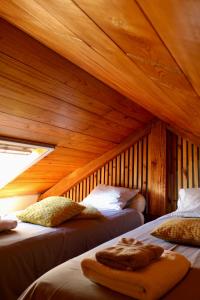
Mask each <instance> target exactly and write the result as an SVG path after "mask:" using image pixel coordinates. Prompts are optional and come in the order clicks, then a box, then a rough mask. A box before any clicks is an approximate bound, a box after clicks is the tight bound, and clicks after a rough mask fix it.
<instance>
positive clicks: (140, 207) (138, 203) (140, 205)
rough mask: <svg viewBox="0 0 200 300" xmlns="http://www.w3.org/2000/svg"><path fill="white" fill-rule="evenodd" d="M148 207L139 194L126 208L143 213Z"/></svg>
mask: <svg viewBox="0 0 200 300" xmlns="http://www.w3.org/2000/svg"><path fill="white" fill-rule="evenodd" d="M145 206H146V200H145V198H144V196H143V195H142V194H140V193H139V194H137V195H136V196H135V197H133V198H132V199H130V200H129V201H128V203H127V205H126V206H125V207H128V208H134V209H135V210H137V211H138V212H141V213H143V212H144V210H145Z"/></svg>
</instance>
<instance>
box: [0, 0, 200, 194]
mask: <svg viewBox="0 0 200 300" xmlns="http://www.w3.org/2000/svg"><path fill="white" fill-rule="evenodd" d="M199 10H200V3H199V2H198V1H195V0H191V1H187V0H182V1H179V0H163V1H159V0H154V1H145V0H137V1H134V0H127V1H124V0H110V1H107V0H95V1H93V0H73V1H72V0H65V1H63V0H62V1H61V0H52V1H47V0H37V1H36V0H31V1H24V0H18V1H14V0H9V1H8V0H1V6H0V15H1V16H2V17H3V18H4V19H6V20H8V21H9V22H11V23H13V24H14V25H15V26H16V27H19V28H20V29H21V30H23V31H25V32H26V33H28V34H29V35H31V36H32V37H34V38H35V39H37V40H38V41H40V42H41V43H43V44H45V45H46V46H47V47H49V48H51V49H52V50H54V51H56V52H57V53H59V54H61V55H62V56H64V57H65V58H67V59H68V60H70V61H71V62H73V63H75V64H76V65H78V66H79V67H81V68H82V69H84V70H86V71H87V72H89V73H90V74H92V75H93V76H95V77H96V78H98V79H100V80H101V81H103V82H104V83H106V84H107V85H109V86H110V87H112V88H114V89H115V90H116V91H118V92H120V93H121V94H123V95H124V96H125V97H128V98H130V99H131V100H132V101H134V102H131V100H128V99H127V98H125V97H123V96H121V95H119V94H118V93H116V92H114V91H113V90H111V89H109V88H108V87H107V86H105V85H103V84H102V83H100V82H98V81H96V80H95V79H94V78H93V77H90V76H89V75H88V74H87V75H85V74H86V73H84V72H83V71H81V70H79V71H77V72H76V71H75V70H78V69H76V68H75V66H73V65H71V64H70V63H69V62H67V61H65V62H64V60H63V59H61V57H59V59H55V54H53V52H50V50H49V51H48V55H46V51H47V50H44V49H46V48H45V47H43V48H42V46H41V45H40V48H39V46H37V47H38V48H37V47H36V46H35V45H36V42H35V41H33V40H32V39H30V38H28V37H27V36H26V41H27V42H28V43H26V42H21V44H20V43H19V44H20V45H21V46H19V47H18V48H16V47H17V46H16V44H18V42H16V37H15V36H17V38H18V36H19V35H22V33H20V34H19V32H20V31H17V30H16V32H17V34H16V33H15V34H12V33H10V36H9V35H8V39H9V38H11V39H13V36H14V41H13V43H11V44H10V45H9V46H6V43H5V46H4V43H1V47H3V49H2V52H3V55H4V54H6V53H7V51H8V49H7V48H9V47H10V48H11V49H12V48H13V49H12V50H9V51H11V52H10V54H9V55H8V56H9V57H6V58H5V56H4V57H3V59H2V61H3V63H4V67H5V65H6V68H8V69H9V71H8V73H9V72H12V73H13V74H14V76H18V82H17V80H13V79H11V80H12V81H13V82H17V83H19V79H20V80H22V79H23V80H25V81H24V82H21V81H20V83H21V84H23V86H25V87H26V88H27V87H28V88H32V87H34V88H32V93H31V97H30V90H26V92H25V91H23V97H22V96H21V95H20V97H19V94H18V96H17V101H19V102H23V103H26V105H27V102H28V105H30V104H31V105H32V103H29V101H28V100H27V99H28V98H29V97H30V98H31V99H32V101H34V105H32V106H31V108H30V107H29V109H28V106H26V109H25V108H24V107H25V106H24V104H23V106H22V105H21V104H20V106H18V109H13V110H12V113H11V115H12V118H13V116H14V117H15V118H16V117H18V119H11V118H10V115H9V126H11V125H10V124H11V120H12V124H13V125H12V128H13V127H15V126H16V124H18V125H17V126H18V128H15V130H12V133H11V130H10V129H8V128H7V126H8V119H5V116H4V118H3V117H2V120H4V122H5V123H4V124H6V126H4V128H3V127H2V128H3V132H2V134H4V135H9V136H18V137H19V136H21V137H23V138H29V139H30V133H29V131H28V130H27V127H28V128H29V130H30V128H31V130H32V135H31V139H33V140H34V139H35V140H42V141H46V142H52V143H55V144H58V145H59V146H64V148H66V147H67V148H68V149H76V150H77V151H78V152H77V155H75V153H76V152H75V151H73V154H74V155H75V158H74V160H72V161H73V163H72V164H71V165H70V163H71V158H70V159H69V157H70V155H71V154H72V151H71V150H70V152H69V153H68V155H69V156H68V159H69V162H67V163H66V164H65V166H64V164H63V160H62V162H61V163H60V159H58V156H56V158H54V163H53V164H54V165H56V164H55V161H56V163H58V160H59V164H57V171H56V168H55V169H54V170H53V168H52V173H51V174H50V172H48V174H47V175H45V176H46V177H45V176H44V173H45V172H46V171H44V170H49V164H50V165H51V164H52V161H46V162H45V161H42V162H41V163H40V164H44V162H45V167H44V168H43V171H42V173H41V171H40V170H41V168H40V165H39V164H38V165H37V166H35V168H36V169H37V168H38V169H37V170H36V169H35V170H34V171H32V170H30V172H33V173H25V174H24V175H22V177H21V179H20V178H19V179H18V182H17V185H16V186H14V183H13V185H12V187H13V188H14V187H15V188H16V189H15V192H17V193H26V192H28V193H29V192H30V185H29V183H27V185H24V183H25V182H26V181H29V180H30V179H31V176H30V175H31V174H34V176H32V179H33V183H34V184H33V185H32V189H33V190H38V191H42V190H45V189H47V188H48V187H49V186H51V185H53V184H54V183H55V182H56V181H58V180H59V178H61V177H63V176H65V175H67V174H66V172H72V171H73V170H74V169H75V168H77V167H78V165H77V163H76V162H77V157H79V155H81V158H80V160H81V162H80V164H79V166H81V165H83V164H85V163H87V161H88V160H91V159H95V158H96V157H97V156H98V155H101V154H102V153H103V152H105V151H107V150H109V149H111V148H113V147H115V145H116V144H117V143H119V142H120V141H121V140H122V139H123V138H124V137H125V136H127V135H129V133H130V132H129V131H131V130H134V129H135V128H137V126H140V125H141V123H143V124H144V123H145V122H146V123H147V122H149V121H150V120H151V119H152V115H151V114H148V113H147V112H146V111H145V110H141V108H140V107H139V106H136V105H135V104H134V103H138V104H139V105H141V106H143V108H145V109H147V110H148V111H151V113H152V114H154V115H156V116H157V117H159V118H161V119H162V120H164V121H166V122H168V123H170V124H171V125H172V126H174V127H178V128H179V129H181V130H182V131H183V132H185V133H186V134H191V133H192V134H194V135H196V137H197V140H199V138H200V101H199V100H200V99H199V95H200V89H199V86H200V82H199V81H200V59H199V56H200V38H199V37H200V35H199V32H200V19H199V15H198V14H199V13H198V12H199ZM5 24H6V23H4V25H5ZM6 26H7V25H6ZM1 28H3V29H5V27H4V26H3V27H2V26H1ZM12 30H14V29H12ZM4 33H5V32H4ZM6 34H7V33H6ZM22 40H23V38H22ZM15 42H16V44H15V47H13V44H14V43H15ZM7 43H9V42H7ZM2 44H3V45H2ZM33 45H34V47H35V48H34V47H33V49H34V50H33V51H32V46H33ZM37 45H39V44H37ZM6 47H7V48H6ZM15 48H16V49H15ZM21 49H23V50H26V51H27V52H30V57H28V55H27V53H26V54H24V51H22V50H21ZM42 49H43V50H42ZM26 51H25V52H26ZM18 52H19V53H20V54H19V53H18ZM50 53H51V54H50ZM38 55H39V57H38ZM57 57H58V56H57ZM4 59H6V61H5V60H4ZM13 59H14V61H13ZM49 62H50V65H51V67H49ZM19 63H22V64H23V67H22V65H19ZM69 66H70V67H69ZM72 66H73V67H72ZM13 67H14V68H15V71H14V72H13V69H12V68H13ZM27 67H30V68H29V69H28V70H27V69H26V68H27ZM65 68H66V69H65ZM67 68H70V69H71V71H70V75H68V74H69V73H68V71H66V70H67ZM52 69H53V71H52ZM16 70H17V71H16ZM38 71H39V72H40V74H39V73H38ZM6 72H7V71H6ZM21 72H23V76H21V74H22V73H21ZM28 73H29V75H27V74H28ZM77 73H78V75H77ZM24 74H26V76H24ZM44 76H47V77H48V79H47V77H44ZM4 77H5V78H6V80H7V79H8V76H7V75H6V76H4ZM24 78H25V79H24ZM66 78H67V80H66ZM9 79H10V78H9ZM2 82H3V81H2ZM55 82H56V83H55ZM41 83H42V84H41ZM61 83H62V84H61ZM63 84H65V85H67V86H68V88H67V89H68V90H66V87H65V86H63ZM38 85H39V86H40V88H39V91H40V93H41V92H42V94H43V95H42V98H40V99H43V105H44V106H43V108H42V109H43V111H40V112H39V111H38V110H37V111H36V110H34V113H33V108H34V107H35V106H38V105H41V101H40V104H38V103H37V101H36V100H37V99H39V98H37V97H38V94H37V95H36V91H38ZM41 86H42V88H41ZM3 87H4V88H5V87H6V88H7V90H10V93H11V89H10V85H9V82H6V81H5V80H4V82H3ZM69 88H70V90H69ZM7 90H6V93H7ZM35 90H36V91H35ZM16 91H17V87H16V86H15V87H14V94H11V95H10V94H9V98H10V99H12V101H13V99H15V100H16V98H15V96H14V95H15V93H16ZM97 91H98V92H97ZM12 92H13V91H12ZM79 92H80V94H81V96H80V94H79ZM18 93H19V89H18ZM88 93H89V94H88ZM102 93H103V94H102ZM83 94H84V95H85V96H87V97H88V96H89V98H87V97H84V100H83ZM4 95H5V94H4ZM40 95H41V94H40ZM44 95H45V96H44ZM102 95H103V98H104V100H105V99H106V104H105V103H102ZM111 95H112V96H111ZM49 96H53V97H54V98H56V99H59V100H62V101H64V102H69V103H70V104H72V105H73V106H76V108H77V107H81V109H83V110H84V117H83V115H82V117H83V118H86V119H87V124H88V115H87V117H85V113H86V112H88V111H89V112H91V109H92V112H93V113H94V115H93V118H92V119H90V127H84V126H85V123H84V125H82V124H83V123H81V125H80V120H79V117H78V116H80V115H79V114H78V112H77V111H74V110H73V113H74V115H73V116H74V117H73V118H74V120H78V124H77V123H76V124H75V123H73V125H72V121H71V120H70V121H69V120H68V121H66V120H65V121H61V117H58V116H57V117H56V116H55V115H52V114H51V116H50V113H49V112H47V109H45V113H44V108H46V106H45V104H44V103H45V101H47V99H48V101H50V98H49ZM22 98H23V99H22ZM3 99H5V96H4V98H3ZM77 99H78V100H77ZM86 99H87V100H86ZM77 101H78V103H77ZM97 102H98V105H97ZM10 103H11V102H10ZM49 103H50V102H49ZM59 103H60V102H59ZM83 103H84V105H83ZM86 103H87V107H85V104H86ZM91 103H92V106H91ZM108 103H109V104H108ZM82 105H83V106H82ZM96 105H97V106H96ZM102 105H103V107H102ZM105 106H109V108H110V107H112V110H111V111H110V110H109V109H108V108H106V107H105ZM11 107H12V108H13V102H12V103H11V104H10V107H9V108H8V107H7V108H4V109H7V111H8V110H9V113H10V108H11ZM22 107H23V110H24V109H25V110H26V113H25V115H24V116H23V118H24V119H22V115H19V113H21V111H22ZM50 107H51V109H50ZM52 107H53V108H52ZM56 107H57V108H56ZM59 107H60V106H59ZM68 107H69V106H68ZM94 107H95V108H94ZM40 109H41V107H40ZM52 109H53V110H55V109H57V110H58V105H57V106H48V111H49V110H51V112H52ZM67 109H68V108H67ZM116 111H117V112H116ZM42 112H43V113H42ZM64 112H65V113H66V107H65V110H64V108H63V106H61V108H60V110H59V115H60V114H62V115H63V113H64ZM122 112H123V113H122ZM57 113H58V111H57ZM119 113H120V116H119ZM4 114H5V111H4ZM30 114H31V115H30ZM121 114H122V115H121ZM33 115H34V119H33ZM36 115H37V116H38V115H39V116H40V118H42V119H35V118H36ZM75 115H76V117H75ZM97 115H98V116H102V115H103V116H104V117H103V121H101V122H104V119H106V120H107V119H109V120H110V121H111V123H113V124H112V126H111V127H110V126H109V125H108V123H106V124H107V125H106V124H105V123H104V125H103V124H102V123H101V124H102V125H100V119H101V117H100V118H98V123H97V122H96V121H95V120H97V119H95V120H94V117H95V118H96V116H97ZM105 115H106V116H105ZM19 117H20V119H19ZM65 117H66V115H65ZM68 117H69V116H68ZM138 117H139V118H138ZM37 118H38V117H37ZM129 118H131V119H134V122H133V120H132V121H130V119H129ZM28 119H31V122H33V123H30V122H27V120H28ZM70 119H72V117H71V110H70ZM22 120H23V121H22ZM52 120H53V121H52ZM62 120H64V119H62ZM84 120H85V119H84ZM2 122H3V121H2ZM36 122H37V126H36ZM55 122H56V123H55ZM63 122H64V123H63ZM84 122H86V121H84ZM94 122H95V127H96V128H95V127H94ZM119 122H120V126H119ZM137 122H139V123H140V124H138V123H137ZM44 123H45V124H48V126H50V127H48V128H47V127H46V125H45V126H43V124H44ZM115 123H117V124H118V127H115V126H116V125H114V124H115ZM133 123H134V125H133ZM19 124H20V125H19ZM63 124H64V125H63ZM91 124H92V125H91ZM97 124H98V126H97ZM109 124H110V123H109ZM130 124H132V125H130ZM105 125H106V126H105ZM19 126H21V127H20V129H19ZM55 126H56V127H57V128H56V131H55ZM70 126H72V127H73V128H72V127H70ZM80 126H82V127H81V128H80ZM130 126H131V128H130ZM63 127H64V130H65V131H63ZM113 127H115V128H113ZM22 128H23V130H22ZM24 128H26V130H27V131H26V133H24V131H25V130H24ZM35 128H37V130H36V129H35ZM58 128H59V134H58ZM75 128H76V129H75ZM108 128H109V130H108ZM116 128H117V129H116ZM125 128H126V129H125ZM127 128H128V129H129V130H128V129H127ZM102 129H103V130H102ZM105 129H106V130H105ZM130 129H131V130H130ZM66 130H68V132H67V135H66ZM110 130H111V131H112V133H111V132H110ZM71 131H72V132H71ZM22 132H23V133H22ZM49 132H51V134H49ZM75 132H76V134H75ZM80 132H81V133H83V132H84V137H83V136H80V135H79V134H78V135H77V133H80ZM85 135H87V137H85ZM50 136H51V138H49V137H50ZM58 136H59V137H61V136H62V140H61V139H60V138H58ZM94 138H95V139H94ZM91 139H92V140H91ZM97 139H98V140H97ZM50 140H51V141H50ZM63 140H64V141H65V142H63ZM74 144H76V146H74ZM77 144H79V145H78V146H77ZM72 145H73V146H72ZM77 147H79V148H77ZM59 149H60V151H61V148H59ZM91 149H92V150H91ZM99 149H100V150H99ZM65 150H66V149H64V151H65ZM81 150H82V151H85V152H86V153H85V154H83V152H82V153H81ZM62 151H63V149H62ZM65 153H66V152H65ZM80 153H81V154H80ZM88 153H92V155H91V156H90V157H89V154H88ZM93 154H94V155H93ZM52 155H53V154H52ZM55 155H57V154H56V152H55ZM60 157H61V156H60ZM64 157H65V159H67V158H66V156H65V155H64ZM72 157H73V156H72ZM83 157H84V159H83ZM87 157H88V160H87V159H86V158H87ZM50 158H51V157H49V159H50ZM61 165H62V166H63V167H60V166H61ZM66 167H67V168H68V170H66ZM62 170H63V171H62ZM62 172H63V173H62ZM46 173H47V172H46ZM46 173H45V174H46ZM61 173H62V174H61ZM25 175H26V176H27V177H26V176H25ZM23 176H25V177H23ZM48 176H49V178H48V179H47V177H48ZM42 177H44V181H45V182H46V186H45V185H44V181H43V183H41V181H42ZM38 178H40V179H38ZM20 180H21V181H20ZM38 181H40V182H38ZM50 181H51V182H50ZM34 185H35V188H34V187H33V186H34ZM25 186H26V187H27V188H25ZM10 187H11V186H8V188H10ZM13 191H14V190H13ZM5 192H8V193H10V189H6V190H5ZM31 192H32V191H31ZM2 193H4V191H2ZM0 195H3V194H0ZM4 195H5V194H4Z"/></svg>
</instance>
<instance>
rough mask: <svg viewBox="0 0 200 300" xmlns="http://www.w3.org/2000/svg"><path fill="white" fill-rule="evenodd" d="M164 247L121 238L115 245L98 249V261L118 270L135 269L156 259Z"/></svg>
mask: <svg viewBox="0 0 200 300" xmlns="http://www.w3.org/2000/svg"><path fill="white" fill-rule="evenodd" d="M163 251H164V249H163V248H162V247H160V246H158V245H153V244H147V245H145V244H143V243H142V242H140V241H138V240H136V239H128V238H122V239H121V240H120V241H119V242H118V243H117V244H116V245H114V246H112V247H109V248H106V249H103V250H101V251H98V252H97V253H96V259H97V261H98V262H100V263H102V264H104V265H107V266H109V267H111V268H114V269H119V270H136V269H138V268H141V267H145V266H147V265H148V264H150V263H151V262H152V261H153V260H156V259H158V258H159V257H160V256H161V254H162V253H163Z"/></svg>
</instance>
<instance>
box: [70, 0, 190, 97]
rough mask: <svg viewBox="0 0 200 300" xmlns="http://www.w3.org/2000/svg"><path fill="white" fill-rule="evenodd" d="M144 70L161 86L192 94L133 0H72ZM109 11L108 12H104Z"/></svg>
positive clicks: (169, 55)
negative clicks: (109, 12)
mask: <svg viewBox="0 0 200 300" xmlns="http://www.w3.org/2000/svg"><path fill="white" fill-rule="evenodd" d="M74 2H75V3H76V4H77V5H78V7H80V8H81V9H82V10H83V11H84V12H85V13H86V14H87V15H88V16H89V17H90V18H91V19H92V20H93V21H94V22H95V23H96V24H97V25H98V26H99V27H100V28H101V29H102V30H103V31H104V32H105V33H106V34H107V35H108V36H109V37H110V38H111V39H112V40H113V41H114V42H115V43H116V44H117V45H118V46H119V47H120V48H121V49H122V50H123V51H124V52H125V53H126V54H127V55H128V57H130V58H131V60H133V61H134V63H135V64H136V65H137V66H138V67H139V68H141V69H142V70H143V71H144V73H145V74H148V76H149V77H150V78H151V79H152V80H153V81H155V82H156V83H159V84H161V85H163V86H165V87H166V86H167V87H168V88H170V89H171V88H172V89H179V90H180V89H181V91H183V90H184V91H185V92H187V93H188V94H192V95H193V94H194V91H193V89H192V88H191V86H190V83H189V82H188V81H187V79H186V78H185V76H184V73H183V72H182V70H181V69H180V68H179V67H178V66H177V63H176V62H175V60H174V59H173V57H172V56H171V54H170V52H169V51H168V49H167V48H166V47H165V46H164V45H163V43H162V40H160V38H159V36H158V35H157V32H156V31H155V30H154V28H153V27H152V26H151V24H150V23H149V21H148V20H147V19H146V18H145V16H144V14H143V12H142V11H141V10H140V8H139V7H138V5H137V3H136V2H135V1H121V0H110V1H106V0H104V1H98V0H97V1H93V0H74ZM107 11H111V12H112V13H111V14H107Z"/></svg>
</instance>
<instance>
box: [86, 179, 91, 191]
mask: <svg viewBox="0 0 200 300" xmlns="http://www.w3.org/2000/svg"><path fill="white" fill-rule="evenodd" d="M89 193H90V176H88V177H87V178H86V194H87V195H89Z"/></svg>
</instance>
